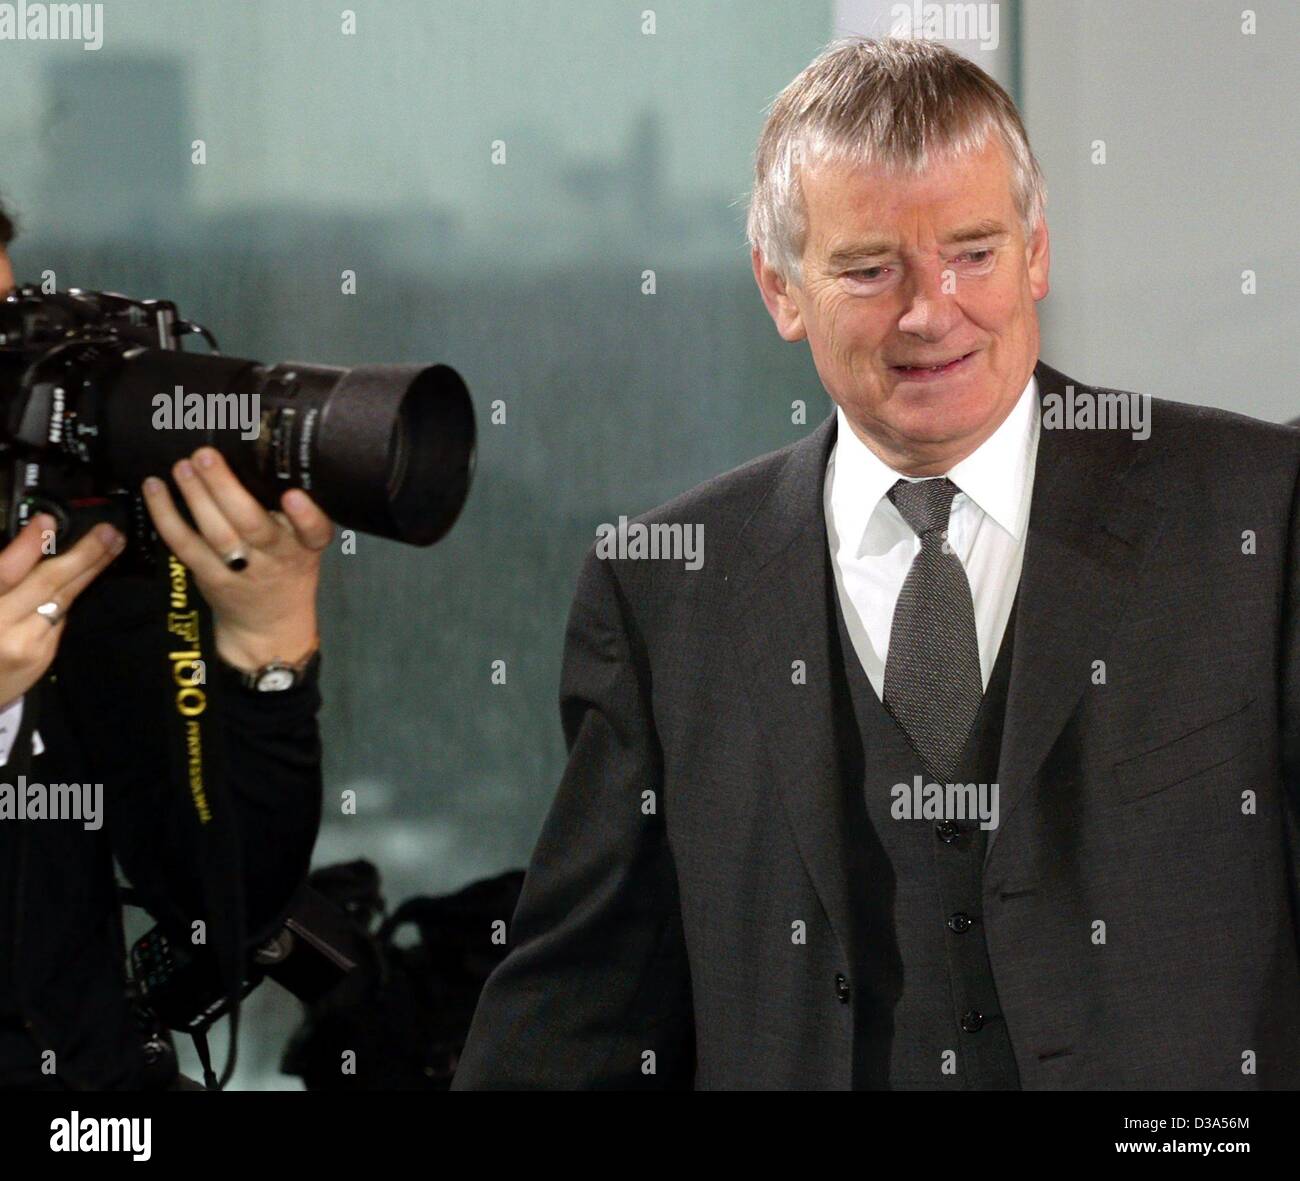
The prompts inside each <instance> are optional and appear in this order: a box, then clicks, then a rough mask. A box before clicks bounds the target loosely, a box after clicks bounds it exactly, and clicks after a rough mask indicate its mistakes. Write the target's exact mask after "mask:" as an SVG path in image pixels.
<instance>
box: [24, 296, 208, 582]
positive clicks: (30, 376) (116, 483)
mask: <svg viewBox="0 0 1300 1181" xmlns="http://www.w3.org/2000/svg"><path fill="white" fill-rule="evenodd" d="M4 311H5V312H7V313H8V314H6V315H3V316H0V523H2V525H3V530H4V535H5V537H6V539H8V538H12V537H14V536H15V535H16V534H17V533H18V531H19V530H21V529H22V528H23V526H24V525H26V524H27V522H28V521H29V520H30V519H31V518H32V517H33V516H35V515H36V514H37V513H41V512H45V513H49V514H50V516H52V517H53V518H54V520H55V522H56V545H57V548H59V549H60V550H62V549H65V548H66V547H67V546H69V545H71V544H73V543H74V542H76V541H77V540H78V539H79V538H80V537H82V536H84V535H85V534H86V533H87V532H89V531H90V530H91V529H92V528H93V527H94V526H95V525H97V524H98V523H99V522H101V521H107V522H109V523H110V524H112V525H113V526H115V527H116V528H117V529H118V531H119V532H120V533H121V534H122V535H123V536H124V537H125V538H126V539H127V546H126V549H125V551H124V552H123V554H122V556H121V558H120V559H119V561H118V562H115V563H113V564H112V565H111V566H110V567H109V568H108V571H107V572H108V573H109V574H114V573H116V574H121V573H124V572H137V573H138V572H144V571H147V570H150V569H152V568H153V567H154V565H155V563H156V562H157V561H158V557H159V554H160V552H161V545H160V542H159V539H158V535H157V533H156V532H155V530H154V528H153V524H152V521H151V520H150V518H149V514H148V512H147V510H146V509H145V505H144V498H143V497H142V496H141V494H140V492H139V489H138V486H137V487H136V488H128V487H126V486H124V485H123V483H122V482H121V481H120V480H118V479H115V478H113V476H112V474H111V472H109V471H108V470H106V465H105V464H104V463H102V462H101V455H100V453H101V450H102V447H103V437H104V423H103V422H102V418H103V414H102V411H103V406H104V396H103V387H104V385H105V383H106V382H108V381H109V380H111V378H112V377H113V376H114V375H115V374H116V373H117V372H118V371H119V370H120V368H121V366H122V365H123V364H124V362H125V359H126V357H127V356H128V355H129V354H130V353H131V352H132V351H133V350H136V349H143V348H156V349H164V350H175V349H178V348H179V347H180V345H179V338H180V335H181V334H182V333H183V332H189V331H202V330H201V329H196V328H194V327H193V326H191V325H189V324H186V323H185V322H184V321H182V320H181V319H180V317H179V315H178V313H177V310H176V306H175V304H173V303H170V302H168V301H166V300H135V299H130V298H128V297H126V296H122V295H115V294H111V293H106V292H93V291H92V292H87V291H81V290H77V289H73V290H71V291H68V292H66V293H62V292H56V293H51V294H44V293H42V292H40V291H39V290H38V289H36V288H34V287H21V288H19V289H18V290H17V291H16V292H14V294H13V295H11V296H10V297H9V299H8V300H6V301H5V306H4Z"/></svg>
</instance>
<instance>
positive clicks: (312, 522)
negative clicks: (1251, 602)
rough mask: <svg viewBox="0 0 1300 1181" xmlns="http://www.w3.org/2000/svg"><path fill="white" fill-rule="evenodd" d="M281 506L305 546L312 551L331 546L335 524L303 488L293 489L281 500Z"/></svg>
mask: <svg viewBox="0 0 1300 1181" xmlns="http://www.w3.org/2000/svg"><path fill="white" fill-rule="evenodd" d="M280 504H281V506H282V507H283V509H284V515H285V516H286V517H288V518H289V524H290V525H292V526H293V531H294V533H295V534H297V537H298V540H299V541H300V542H302V544H303V545H305V546H306V547H307V548H308V549H312V550H322V549H324V548H325V547H326V546H327V545H329V543H330V539H331V538H332V537H333V536H334V522H333V521H331V520H330V519H329V517H328V516H326V515H325V512H324V510H322V509H321V507H320V505H318V504H317V503H316V502H315V501H314V500H312V498H311V497H310V496H308V495H307V493H305V492H304V491H303V490H302V489H301V488H291V489H289V491H288V492H286V493H285V494H284V495H283V496H282V497H281V498H280Z"/></svg>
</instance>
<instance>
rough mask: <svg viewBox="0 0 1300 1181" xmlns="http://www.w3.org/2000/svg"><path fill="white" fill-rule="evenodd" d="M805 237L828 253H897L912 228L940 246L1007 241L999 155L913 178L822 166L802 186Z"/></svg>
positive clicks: (1010, 208) (1004, 174) (1009, 197)
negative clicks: (872, 248)
mask: <svg viewBox="0 0 1300 1181" xmlns="http://www.w3.org/2000/svg"><path fill="white" fill-rule="evenodd" d="M803 180H804V181H805V183H804V189H803V191H804V199H805V202H806V208H807V211H808V218H809V227H808V228H809V231H810V237H811V238H812V239H813V240H815V241H818V242H820V243H821V244H823V245H824V246H825V248H826V250H827V251H828V252H839V251H842V250H845V249H850V248H861V247H864V246H868V245H879V246H881V247H882V248H888V247H890V246H897V245H898V244H899V239H900V237H902V236H906V235H908V234H909V233H910V232H911V230H912V229H913V228H914V227H916V226H917V218H918V214H919V215H920V217H921V219H922V220H923V221H924V223H925V228H926V230H927V232H929V233H933V234H934V235H935V237H936V238H938V239H939V240H940V241H942V242H954V243H955V242H963V241H974V240H976V239H978V238H987V237H990V236H994V235H998V234H1006V233H1010V232H1011V230H1012V225H1013V224H1014V221H1015V201H1014V197H1013V194H1012V191H1011V172H1010V168H1009V166H1008V162H1007V160H1006V154H1005V152H1002V151H1001V150H1000V149H997V148H994V147H992V145H989V146H987V147H986V148H985V149H984V150H983V151H981V152H979V153H969V154H967V155H963V156H951V155H950V156H948V157H947V158H945V159H938V160H935V161H934V162H933V163H931V164H929V165H928V166H927V167H926V169H925V170H924V171H923V172H921V173H916V172H908V171H901V170H887V169H883V168H879V167H870V168H864V167H849V166H845V165H823V166H820V167H816V168H813V169H810V170H809V171H808V173H807V174H806V176H805V177H804V178H803Z"/></svg>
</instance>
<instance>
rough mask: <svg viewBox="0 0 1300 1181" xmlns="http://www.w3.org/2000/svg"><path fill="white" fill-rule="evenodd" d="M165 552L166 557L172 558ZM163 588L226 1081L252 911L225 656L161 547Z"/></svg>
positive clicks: (202, 606) (172, 736)
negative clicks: (227, 730)
mask: <svg viewBox="0 0 1300 1181" xmlns="http://www.w3.org/2000/svg"><path fill="white" fill-rule="evenodd" d="M164 555H165V560H164ZM159 559H160V560H159V561H158V563H157V566H158V571H159V573H158V575H157V577H158V579H159V584H160V585H159V590H160V591H161V593H162V594H163V596H164V597H165V601H166V610H165V611H155V612H153V618H154V619H155V620H156V621H159V622H156V623H155V624H154V625H153V626H154V627H155V629H156V632H155V634H156V638H157V641H158V643H157V646H156V651H155V654H154V655H153V657H152V658H153V659H154V660H156V661H157V662H158V665H159V667H158V673H159V676H158V680H159V682H160V683H161V684H163V685H164V687H165V692H166V702H165V705H164V716H165V718H166V719H167V721H166V725H167V747H168V758H169V763H170V767H171V771H172V782H173V785H174V787H182V788H183V790H184V791H185V792H186V795H187V797H188V800H189V807H187V808H186V809H185V810H184V811H185V815H186V821H185V825H186V828H187V830H188V832H189V835H190V836H191V837H192V838H193V840H192V844H191V845H190V846H189V847H191V848H193V849H194V850H195V853H196V856H197V869H198V871H199V876H200V880H201V882H202V887H203V905H204V913H203V915H202V919H203V922H204V924H205V926H206V931H205V936H206V940H207V944H208V947H209V949H210V950H211V952H212V954H213V957H214V959H215V962H216V966H217V971H218V973H219V978H220V982H221V986H222V988H223V989H224V990H225V993H226V998H227V1004H228V1005H229V1013H230V1046H229V1051H228V1053H227V1056H226V1065H225V1069H224V1070H223V1071H222V1073H221V1077H220V1079H219V1080H218V1079H217V1078H215V1077H214V1076H213V1073H212V1069H211V1066H210V1065H209V1062H208V1056H207V1053H206V1052H205V1051H206V1046H200V1047H199V1048H200V1053H201V1057H202V1059H203V1065H204V1072H205V1076H206V1077H205V1082H206V1084H207V1085H208V1086H209V1087H211V1088H216V1089H220V1088H222V1087H224V1086H225V1085H226V1084H227V1083H228V1082H229V1081H230V1078H231V1075H233V1074H234V1070H235V1057H236V1043H237V1039H238V1035H239V1001H240V996H241V993H242V985H243V982H244V972H245V967H246V963H245V960H246V957H245V947H244V943H245V940H246V931H245V925H246V918H245V912H244V886H243V873H242V869H241V864H240V852H239V837H238V832H237V830H236V826H235V816H234V808H233V804H232V802H231V793H230V790H229V786H228V785H227V783H226V779H225V776H224V766H223V759H222V753H223V747H222V736H221V732H220V731H221V713H220V706H221V702H220V678H219V677H216V676H211V677H209V676H208V675H207V670H208V669H209V668H210V667H211V665H212V662H213V661H214V660H216V659H217V656H216V650H215V648H214V646H213V628H212V611H211V608H209V606H208V604H207V603H206V602H205V601H204V599H203V596H202V595H200V594H199V592H198V589H197V587H195V586H194V582H193V577H192V575H191V573H190V570H189V568H188V567H187V566H186V565H185V564H184V563H183V562H181V561H180V559H179V558H177V557H176V556H175V555H174V554H171V553H168V552H167V551H166V550H165V549H164V550H161V551H160V555H159Z"/></svg>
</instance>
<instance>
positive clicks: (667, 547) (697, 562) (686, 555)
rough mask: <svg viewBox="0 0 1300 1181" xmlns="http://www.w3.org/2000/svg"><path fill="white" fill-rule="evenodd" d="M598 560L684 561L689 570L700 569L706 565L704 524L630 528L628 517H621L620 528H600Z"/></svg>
mask: <svg viewBox="0 0 1300 1181" xmlns="http://www.w3.org/2000/svg"><path fill="white" fill-rule="evenodd" d="M596 557H598V558H623V559H627V558H649V559H655V560H658V561H668V562H683V563H685V566H686V569H687V570H698V569H699V568H700V567H701V566H703V565H704V525H703V524H691V525H684V524H682V523H681V522H680V521H674V522H672V523H671V524H670V523H668V522H666V521H657V522H655V523H654V524H652V525H647V524H646V523H645V522H644V521H633V522H632V523H631V524H630V525H629V524H628V520H627V518H626V517H619V519H618V524H617V525H609V524H604V525H597V526H596Z"/></svg>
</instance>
